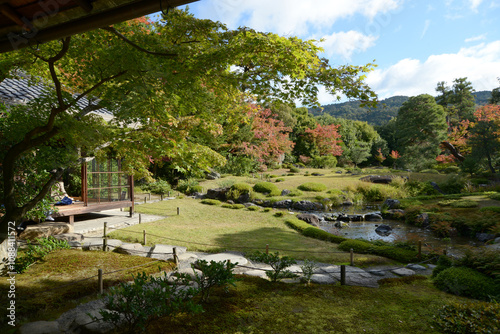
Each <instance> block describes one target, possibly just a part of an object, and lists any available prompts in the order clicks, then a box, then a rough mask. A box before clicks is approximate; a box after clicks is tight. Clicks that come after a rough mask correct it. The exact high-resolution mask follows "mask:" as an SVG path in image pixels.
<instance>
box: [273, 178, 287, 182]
mask: <svg viewBox="0 0 500 334" xmlns="http://www.w3.org/2000/svg"><path fill="white" fill-rule="evenodd" d="M283 181H285V179H284V178H282V177H280V178H278V179H276V180H274V182H283Z"/></svg>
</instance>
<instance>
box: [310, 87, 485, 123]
mask: <svg viewBox="0 0 500 334" xmlns="http://www.w3.org/2000/svg"><path fill="white" fill-rule="evenodd" d="M474 96H475V99H476V105H485V104H487V103H488V99H489V98H490V97H491V92H490V91H480V92H475V93H474ZM406 101H408V96H392V97H390V98H387V99H384V100H382V101H380V103H379V105H378V107H377V108H368V107H360V104H361V103H360V102H359V101H350V102H343V103H334V104H327V105H324V106H323V108H324V109H323V111H320V110H319V109H310V110H309V111H310V113H311V114H313V115H314V116H319V115H331V116H333V117H335V118H345V119H351V120H357V121H364V122H367V123H368V124H370V125H373V126H377V125H384V124H385V123H387V122H388V121H389V120H390V119H391V118H392V117H396V115H397V114H398V110H399V108H400V107H401V105H402V104H403V103H404V102H406Z"/></svg>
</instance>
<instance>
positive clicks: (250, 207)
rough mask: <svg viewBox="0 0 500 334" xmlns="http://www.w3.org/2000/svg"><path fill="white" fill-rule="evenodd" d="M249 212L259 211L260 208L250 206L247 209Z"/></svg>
mask: <svg viewBox="0 0 500 334" xmlns="http://www.w3.org/2000/svg"><path fill="white" fill-rule="evenodd" d="M247 210H248V211H259V207H258V206H249V207H248V208H247Z"/></svg>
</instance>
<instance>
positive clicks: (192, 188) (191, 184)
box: [177, 179, 203, 195]
mask: <svg viewBox="0 0 500 334" xmlns="http://www.w3.org/2000/svg"><path fill="white" fill-rule="evenodd" d="M177 190H178V191H180V192H182V193H184V194H186V195H190V194H192V193H195V192H201V191H202V190H203V188H202V187H201V186H200V185H199V183H198V181H197V180H195V179H187V180H180V181H179V184H178V185H177Z"/></svg>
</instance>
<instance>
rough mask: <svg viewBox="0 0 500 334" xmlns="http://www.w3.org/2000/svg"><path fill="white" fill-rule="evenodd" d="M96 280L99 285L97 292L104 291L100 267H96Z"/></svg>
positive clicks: (101, 292)
mask: <svg viewBox="0 0 500 334" xmlns="http://www.w3.org/2000/svg"><path fill="white" fill-rule="evenodd" d="M97 281H98V285H99V294H101V295H102V294H103V292H104V284H103V281H102V269H97Z"/></svg>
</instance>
